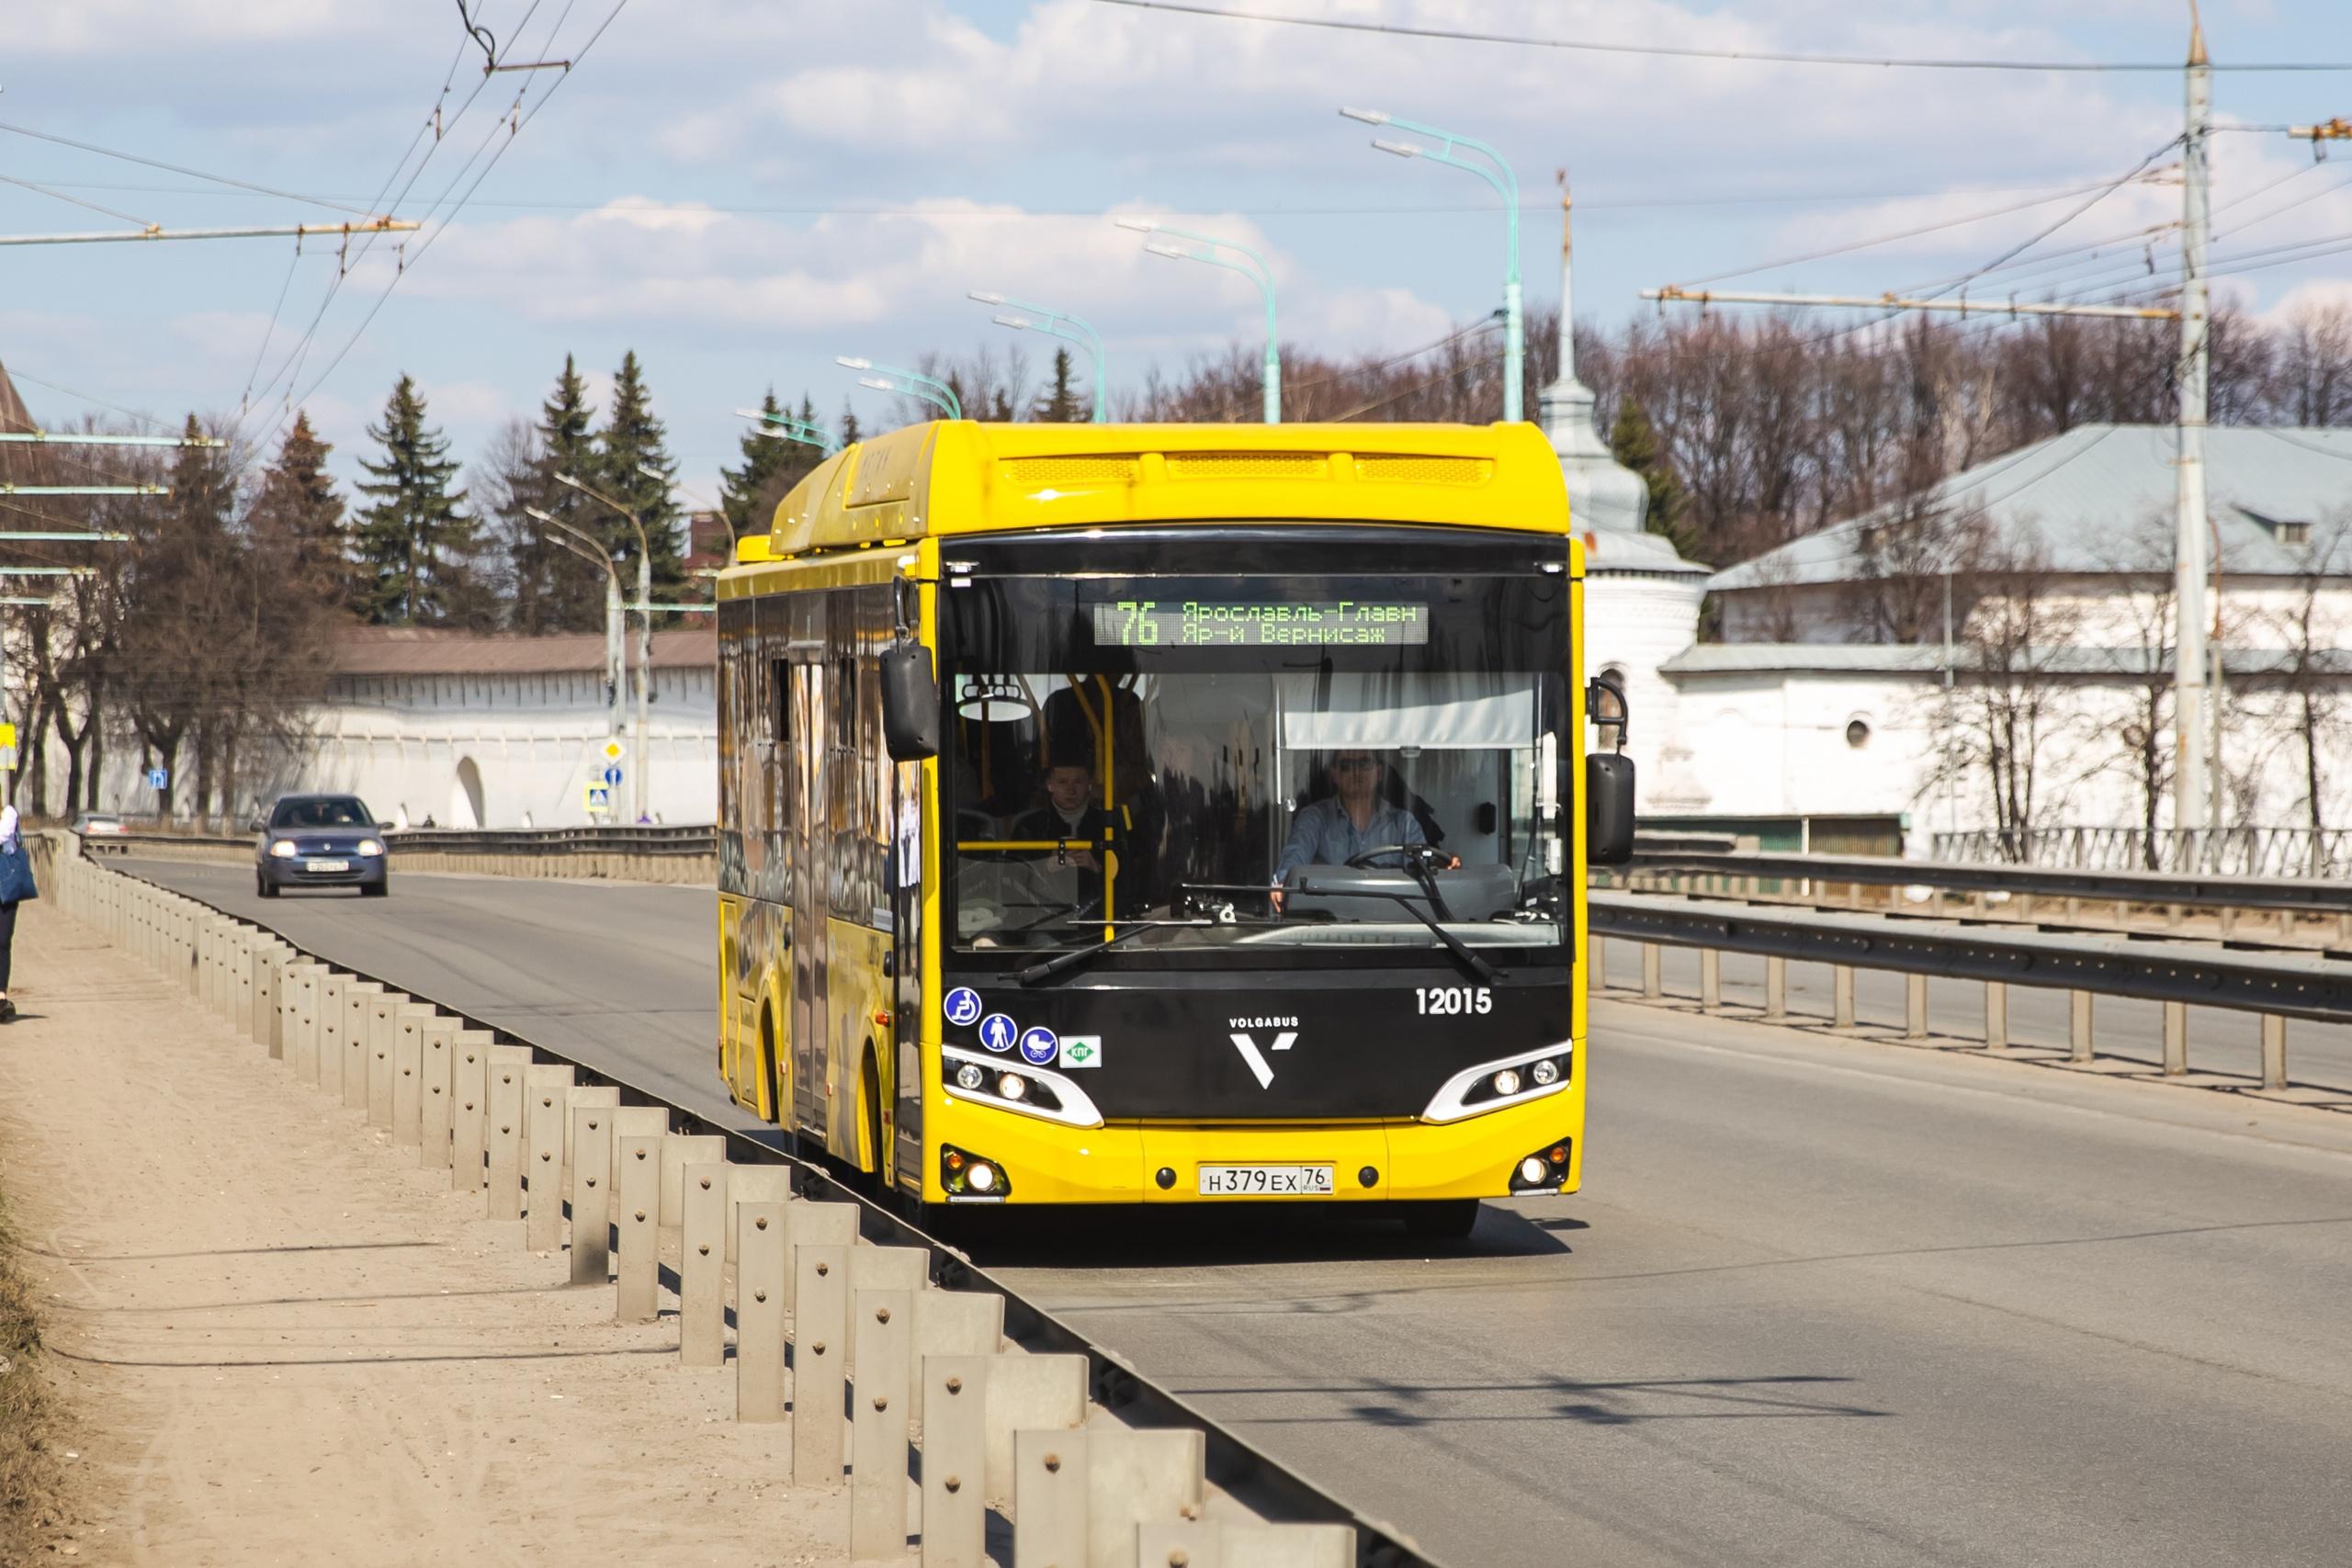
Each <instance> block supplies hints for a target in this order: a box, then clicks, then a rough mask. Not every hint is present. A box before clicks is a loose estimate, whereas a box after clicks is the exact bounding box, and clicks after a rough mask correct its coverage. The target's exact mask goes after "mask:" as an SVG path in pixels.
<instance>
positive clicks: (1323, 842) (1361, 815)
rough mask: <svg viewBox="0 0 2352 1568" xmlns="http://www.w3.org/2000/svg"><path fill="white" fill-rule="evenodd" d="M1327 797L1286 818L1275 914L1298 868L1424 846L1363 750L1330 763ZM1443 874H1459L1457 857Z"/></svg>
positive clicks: (1425, 838) (1424, 838) (1381, 770)
mask: <svg viewBox="0 0 2352 1568" xmlns="http://www.w3.org/2000/svg"><path fill="white" fill-rule="evenodd" d="M1329 772H1330V774H1331V785H1332V793H1331V794H1330V795H1327V796H1325V797H1324V798H1323V799H1321V800H1317V801H1312V802H1310V803H1308V804H1307V805H1306V806H1303V807H1299V810H1298V815H1297V816H1296V817H1295V818H1292V819H1291V825H1290V838H1289V840H1287V841H1286V842H1285V843H1284V844H1283V852H1282V858H1281V859H1280V860H1278V861H1276V862H1275V863H1274V890H1273V905H1274V913H1276V914H1278V915H1279V914H1281V913H1282V909H1283V878H1284V877H1285V876H1287V875H1289V874H1290V872H1291V868H1292V867H1294V866H1301V865H1345V864H1347V863H1348V862H1350V861H1351V860H1353V859H1354V858H1355V857H1356V856H1358V855H1360V854H1363V852H1365V851H1366V850H1385V849H1396V848H1398V847H1400V846H1401V847H1408V848H1409V847H1410V846H1412V845H1415V844H1425V843H1427V842H1429V835H1428V834H1427V833H1425V832H1423V831H1422V830H1421V820H1420V818H1418V817H1416V816H1414V815H1413V814H1412V813H1411V812H1410V811H1408V810H1406V809H1405V808H1404V807H1401V806H1392V805H1391V804H1389V802H1388V800H1387V797H1386V796H1385V795H1384V794H1383V793H1382V786H1383V784H1385V782H1386V779H1387V773H1388V770H1387V767H1386V765H1385V764H1384V763H1383V762H1382V761H1381V760H1380V759H1379V758H1378V757H1376V756H1374V754H1373V753H1372V752H1370V751H1367V750H1363V748H1362V747H1351V748H1349V749H1348V750H1343V751H1340V752H1339V753H1337V754H1336V755H1334V756H1333V757H1332V759H1331V765H1330V769H1329ZM1461 865H1462V859H1461V857H1460V856H1459V855H1450V856H1448V857H1447V858H1446V869H1447V870H1449V871H1454V870H1459V869H1460V868H1461Z"/></svg>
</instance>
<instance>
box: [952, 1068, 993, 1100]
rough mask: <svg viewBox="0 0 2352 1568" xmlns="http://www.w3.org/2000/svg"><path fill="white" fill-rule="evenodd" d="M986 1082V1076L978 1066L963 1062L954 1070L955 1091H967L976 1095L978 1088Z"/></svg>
mask: <svg viewBox="0 0 2352 1568" xmlns="http://www.w3.org/2000/svg"><path fill="white" fill-rule="evenodd" d="M988 1081H989V1076H988V1074H986V1073H984V1072H982V1071H981V1070H980V1068H979V1066H978V1064H976V1063H972V1062H965V1063H962V1064H960V1065H959V1066H957V1067H956V1088H957V1089H968V1090H970V1091H971V1092H973V1093H976V1094H977V1093H978V1092H979V1089H980V1087H981V1086H982V1085H984V1084H986V1083H987V1082H988Z"/></svg>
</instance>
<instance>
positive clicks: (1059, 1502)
mask: <svg viewBox="0 0 2352 1568" xmlns="http://www.w3.org/2000/svg"><path fill="white" fill-rule="evenodd" d="M1092 1435H1093V1434H1091V1433H1089V1432H1057V1431H1042V1432H1029V1431H1023V1432H1017V1433H1015V1434H1013V1438H1012V1452H1013V1469H1012V1561H1013V1562H1015V1563H1017V1564H1019V1565H1020V1568H1028V1565H1029V1564H1031V1563H1034V1562H1050V1563H1057V1564H1059V1563H1073V1562H1088V1561H1089V1558H1088V1554H1087V1535H1088V1531H1087V1517H1086V1506H1087V1503H1088V1501H1089V1500H1090V1497H1091V1493H1092V1491H1093V1488H1092V1487H1091V1486H1090V1485H1089V1484H1088V1483H1087V1480H1088V1472H1089V1467H1088V1464H1087V1457H1088V1456H1087V1445H1088V1441H1089V1439H1090V1438H1091V1437H1092Z"/></svg>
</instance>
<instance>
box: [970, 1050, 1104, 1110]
mask: <svg viewBox="0 0 2352 1568" xmlns="http://www.w3.org/2000/svg"><path fill="white" fill-rule="evenodd" d="M940 1076H941V1078H942V1079H943V1081H944V1085H945V1087H946V1088H947V1089H948V1091H949V1092H950V1093H952V1094H954V1095H955V1096H956V1099H958V1100H964V1101H967V1102H969V1103H971V1104H973V1105H985V1106H988V1107H989V1108H990V1109H992V1110H997V1111H1020V1112H1021V1113H1022V1114H1023V1115H1024V1116H1036V1117H1041V1118H1043V1119H1044V1120H1046V1121H1047V1122H1060V1123H1061V1124H1062V1125H1063V1126H1065V1127H1100V1126H1101V1125H1103V1113H1102V1112H1101V1111H1097V1110H1096V1109H1095V1108H1094V1101H1093V1100H1091V1099H1089V1098H1088V1097H1087V1093H1086V1091H1085V1090H1084V1089H1080V1088H1079V1087H1078V1085H1077V1084H1076V1083H1074V1082H1072V1081H1071V1080H1070V1079H1069V1077H1065V1076H1064V1075H1062V1074H1060V1073H1057V1072H1051V1071H1048V1070H1047V1069H1046V1068H1043V1067H1023V1069H1022V1070H1021V1071H1020V1072H1017V1073H1013V1072H1007V1071H1005V1070H1004V1065H1003V1063H1002V1062H1001V1061H999V1060H998V1059H996V1058H994V1057H989V1056H982V1055H979V1054H978V1052H974V1051H967V1050H965V1049H964V1048H963V1047H961V1046H957V1045H948V1046H944V1047H942V1048H941V1051H940Z"/></svg>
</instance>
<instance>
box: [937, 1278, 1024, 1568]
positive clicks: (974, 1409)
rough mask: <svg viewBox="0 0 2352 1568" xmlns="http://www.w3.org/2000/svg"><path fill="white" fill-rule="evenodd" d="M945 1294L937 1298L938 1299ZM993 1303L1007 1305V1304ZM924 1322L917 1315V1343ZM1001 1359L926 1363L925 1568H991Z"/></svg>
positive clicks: (948, 1359) (962, 1358)
mask: <svg viewBox="0 0 2352 1568" xmlns="http://www.w3.org/2000/svg"><path fill="white" fill-rule="evenodd" d="M947 1294H948V1292H939V1291H934V1292H932V1295H933V1298H942V1297H945V1296H946V1295H947ZM995 1300H996V1301H997V1302H998V1303H999V1304H1000V1305H1001V1304H1002V1302H1003V1298H1002V1297H1001V1296H1000V1297H997V1298H995ZM916 1333H917V1336H918V1337H920V1336H921V1334H922V1313H921V1312H920V1310H918V1312H917V1314H916ZM996 1359H997V1358H996V1357H995V1356H994V1355H985V1356H934V1355H925V1356H922V1359H921V1361H922V1397H921V1399H920V1401H919V1402H918V1403H919V1409H918V1410H917V1415H918V1416H919V1417H920V1419H921V1420H922V1568H989V1560H988V1545H987V1542H988V1523H989V1517H988V1516H989V1511H988V1464H989V1460H988V1453H989V1437H988V1433H989V1423H988V1409H989V1370H990V1369H991V1368H992V1367H993V1366H994V1365H995V1362H996Z"/></svg>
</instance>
